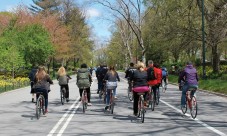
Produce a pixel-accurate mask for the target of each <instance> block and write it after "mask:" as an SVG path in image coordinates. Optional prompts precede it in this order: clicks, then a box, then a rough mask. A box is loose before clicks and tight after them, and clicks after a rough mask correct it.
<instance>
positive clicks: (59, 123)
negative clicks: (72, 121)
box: [47, 97, 80, 136]
mask: <svg viewBox="0 0 227 136" xmlns="http://www.w3.org/2000/svg"><path fill="white" fill-rule="evenodd" d="M79 98H80V97H78V98H77V99H76V101H75V102H74V103H73V104H72V105H71V107H70V108H69V109H68V110H67V112H66V113H65V114H64V115H63V116H62V117H61V119H60V120H59V121H58V123H57V124H56V125H55V126H54V127H53V129H52V130H51V131H50V132H49V134H48V135H47V136H52V135H53V134H54V133H55V131H56V130H57V129H58V127H59V126H60V125H61V123H62V122H63V121H64V119H65V118H66V116H67V115H68V114H69V112H70V111H71V110H72V108H73V107H74V106H75V105H76V103H77V102H78V101H79Z"/></svg>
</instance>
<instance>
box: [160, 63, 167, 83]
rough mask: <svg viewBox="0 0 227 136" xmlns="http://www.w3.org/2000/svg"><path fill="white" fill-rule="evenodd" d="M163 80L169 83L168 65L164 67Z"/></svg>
mask: <svg viewBox="0 0 227 136" xmlns="http://www.w3.org/2000/svg"><path fill="white" fill-rule="evenodd" d="M161 69H162V80H163V81H164V83H165V84H166V85H167V84H168V70H167V68H166V67H162V68H161Z"/></svg>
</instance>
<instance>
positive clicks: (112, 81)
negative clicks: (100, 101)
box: [103, 66, 120, 110]
mask: <svg viewBox="0 0 227 136" xmlns="http://www.w3.org/2000/svg"><path fill="white" fill-rule="evenodd" d="M103 80H104V81H105V80H107V83H106V87H107V95H106V107H105V110H107V109H108V108H109V103H110V91H111V90H113V91H114V92H113V95H114V97H115V98H116V88H117V81H120V78H119V76H118V73H117V72H116V71H115V68H114V66H110V67H109V70H108V72H107V73H106V75H105V77H104V79H103Z"/></svg>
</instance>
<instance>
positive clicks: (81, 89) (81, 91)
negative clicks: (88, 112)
mask: <svg viewBox="0 0 227 136" xmlns="http://www.w3.org/2000/svg"><path fill="white" fill-rule="evenodd" d="M79 92H80V100H81V98H82V93H83V88H80V89H79Z"/></svg>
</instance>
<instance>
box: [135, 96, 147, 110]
mask: <svg viewBox="0 0 227 136" xmlns="http://www.w3.org/2000/svg"><path fill="white" fill-rule="evenodd" d="M146 96H147V92H145V95H144V96H143V98H144V100H145V98H146ZM139 97H140V96H139V95H138V93H137V92H133V98H134V102H133V112H134V114H137V113H138V102H139Z"/></svg>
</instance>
